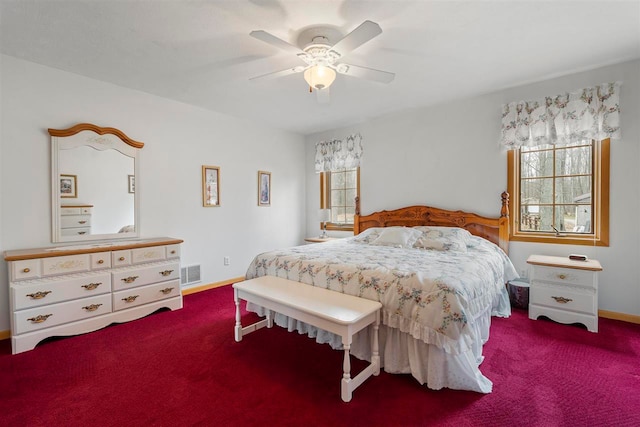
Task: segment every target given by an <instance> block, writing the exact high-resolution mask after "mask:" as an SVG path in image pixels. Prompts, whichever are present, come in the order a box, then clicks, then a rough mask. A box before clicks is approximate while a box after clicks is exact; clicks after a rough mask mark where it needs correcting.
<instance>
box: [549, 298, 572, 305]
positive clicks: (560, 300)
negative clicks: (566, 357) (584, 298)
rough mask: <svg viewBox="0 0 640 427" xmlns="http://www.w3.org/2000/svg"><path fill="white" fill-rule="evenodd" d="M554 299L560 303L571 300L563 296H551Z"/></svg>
mask: <svg viewBox="0 0 640 427" xmlns="http://www.w3.org/2000/svg"><path fill="white" fill-rule="evenodd" d="M551 298H553V299H554V300H556V302H559V303H560V304H566V303H568V302H571V301H573V300H572V299H571V298H565V297H551Z"/></svg>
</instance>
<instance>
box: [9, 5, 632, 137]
mask: <svg viewBox="0 0 640 427" xmlns="http://www.w3.org/2000/svg"><path fill="white" fill-rule="evenodd" d="M0 1H1V3H0V5H1V9H0V13H1V15H0V19H1V21H0V37H1V41H0V51H1V52H2V53H3V54H6V55H11V56H15V57H18V58H23V59H25V60H28V61H32V62H36V63H39V64H44V65H47V66H50V67H54V68H58V69H61V70H65V71H69V72H72V73H76V74H80V75H84V76H88V77H91V78H94V79H98V80H102V81H106V82H111V83H114V84H116V85H119V86H124V87H127V88H132V89H137V90H141V91H144V92H147V93H151V94H155V95H159V96H162V97H166V98H170V99H174V100H178V101H182V102H185V103H187V104H193V105H197V106H200V107H202V108H206V109H209V110H214V111H218V112H222V113H225V114H229V115H232V116H237V117H242V118H246V119H249V120H252V121H257V122H261V123H263V124H266V125H269V126H272V127H276V128H281V129H286V130H290V131H293V132H297V133H301V134H310V133H313V132H318V131H322V130H327V129H332V128H337V127H342V126H348V125H352V124H355V123H358V122H361V121H365V120H369V119H371V118H374V117H377V116H380V115H382V114H386V113H390V112H394V111H399V110H403V109H408V108H415V107H420V106H427V105H434V104H438V103H442V102H447V101H449V100H452V99H459V98H464V97H469V96H475V95H479V94H482V93H487V92H492V91H495V90H499V89H502V88H506V87H511V86H517V85H520V84H524V83H529V82H533V81H538V80H544V79H547V78H550V77H555V76H559V75H563V74H568V73H572V72H576V71H581V70H586V69H590V68H595V67H598V66H602V65H606V64H612V63H617V62H623V61H626V60H631V59H636V58H640V0H635V1H586V2H582V1H569V0H567V1H509V2H507V1H398V0H396V1H388V0H387V1H373V0H369V1H350V0H339V1H338V0H322V1H317V0H306V1H302V0H298V1H290V0H281V1H277V0H235V1H233V0H226V1H160V0H156V1H150V0H147V1H122V0H120V1H115V0H112V1H98V0H84V1H79V0H76V1H64V0H49V1H47V0H39V1H29V0H22V1H16V0H13V1H6V0H0ZM365 20H371V21H374V22H377V23H378V24H380V26H381V27H382V31H383V32H382V34H380V35H379V36H377V37H376V38H374V39H373V40H371V41H369V42H368V43H366V44H364V45H362V46H361V47H360V48H358V49H356V50H355V51H353V52H352V53H351V54H349V55H348V56H347V57H346V62H349V63H351V64H354V65H360V66H366V67H370V68H376V69H381V70H385V71H391V72H394V73H396V77H395V80H394V81H393V82H392V83H390V84H388V85H384V84H380V83H375V82H370V81H366V80H361V79H356V78H353V77H347V76H342V75H338V77H337V79H336V81H335V83H334V84H333V85H332V86H331V102H330V103H329V104H318V103H317V100H316V97H315V95H313V94H310V93H309V89H308V86H307V85H306V83H305V81H304V79H303V77H302V75H301V74H295V75H290V76H287V77H282V78H279V79H273V80H263V81H249V78H250V77H254V76H258V75H262V74H265V73H269V72H272V71H278V70H281V69H284V68H287V67H292V66H295V65H300V64H301V62H300V60H299V59H297V58H296V57H295V56H294V55H292V54H291V53H287V52H284V51H282V50H279V49H277V48H275V47H273V46H271V45H268V44H265V43H264V42H261V41H260V40H256V39H254V38H252V37H250V36H249V33H250V32H251V31H252V30H259V29H261V30H265V31H267V32H270V33H271V34H273V35H275V36H277V37H279V38H281V39H284V40H286V41H288V42H289V43H291V44H297V37H298V35H299V34H300V33H301V32H302V31H303V30H304V29H307V28H309V27H311V26H314V25H319V24H323V25H327V26H330V27H333V28H334V30H335V31H337V32H338V33H340V34H341V35H345V34H347V33H349V32H350V31H352V30H353V29H354V28H356V27H357V26H358V25H359V24H360V23H362V22H363V21H365ZM332 41H333V42H335V40H332ZM576 89H577V88H576Z"/></svg>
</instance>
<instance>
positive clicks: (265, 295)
mask: <svg viewBox="0 0 640 427" xmlns="http://www.w3.org/2000/svg"><path fill="white" fill-rule="evenodd" d="M233 288H234V300H235V304H236V323H235V329H234V331H235V340H236V341H237V342H240V341H241V340H242V337H243V336H244V335H247V334H249V333H251V332H254V331H256V330H258V329H260V328H262V327H264V326H267V327H268V328H271V327H273V313H272V312H276V313H281V314H283V315H285V316H289V317H292V318H294V319H296V320H299V321H301V322H305V323H308V324H310V325H313V326H316V327H318V328H320V329H324V330H325V331H329V332H333V333H334V334H336V335H339V336H341V337H342V345H343V347H344V363H343V371H344V373H343V376H342V382H341V397H342V400H344V401H345V402H349V401H350V400H351V397H352V395H353V391H354V390H355V389H356V388H357V387H358V386H359V385H360V384H362V383H363V382H364V381H365V380H366V379H367V378H369V377H370V376H371V375H378V374H380V356H379V354H378V329H379V326H380V309H381V308H382V304H380V303H379V302H377V301H371V300H368V299H364V298H358V297H355V296H352V295H347V294H343V293H341V292H337V291H332V290H328V289H323V288H319V287H316V286H312V285H307V284H304V283H299V282H295V281H293V280H288V279H283V278H280V277H274V276H262V277H257V278H255V279H251V280H245V281H243V282H238V283H235V284H234V285H233ZM240 300H245V301H249V302H252V303H254V304H257V305H260V306H262V307H264V308H266V309H267V317H266V319H263V320H260V321H258V322H256V323H254V324H252V325H249V326H246V327H242V324H241V323H240ZM371 324H373V328H374V334H373V339H372V352H371V354H372V356H371V363H370V364H369V365H368V366H367V367H366V368H365V369H364V370H363V371H362V372H360V373H359V374H358V375H357V376H356V377H355V378H351V373H350V372H351V362H350V359H349V349H350V347H351V342H352V338H353V335H354V334H355V333H357V332H358V331H361V330H362V329H364V328H366V327H367V326H369V325H371Z"/></svg>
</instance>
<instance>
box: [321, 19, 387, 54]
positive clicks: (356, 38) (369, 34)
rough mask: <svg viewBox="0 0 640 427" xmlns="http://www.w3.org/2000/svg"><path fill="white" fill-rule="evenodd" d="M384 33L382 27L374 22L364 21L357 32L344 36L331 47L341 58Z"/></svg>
mask: <svg viewBox="0 0 640 427" xmlns="http://www.w3.org/2000/svg"><path fill="white" fill-rule="evenodd" d="M380 33H382V28H380V25H378V24H376V23H375V22H372V21H364V22H363V23H362V24H360V25H359V26H358V28H356V29H355V30H353V31H351V32H350V33H349V34H347V35H346V36H344V37H343V38H342V39H341V40H340V41H339V42H338V43H336V44H335V45H333V46H332V47H331V51H333V52H335V53H337V54H338V55H340V56H345V55H346V54H347V53H349V52H351V51H352V50H354V49H356V48H357V47H360V46H362V45H363V44H365V43H366V42H368V41H369V40H371V39H372V38H374V37H375V36H377V35H378V34H380Z"/></svg>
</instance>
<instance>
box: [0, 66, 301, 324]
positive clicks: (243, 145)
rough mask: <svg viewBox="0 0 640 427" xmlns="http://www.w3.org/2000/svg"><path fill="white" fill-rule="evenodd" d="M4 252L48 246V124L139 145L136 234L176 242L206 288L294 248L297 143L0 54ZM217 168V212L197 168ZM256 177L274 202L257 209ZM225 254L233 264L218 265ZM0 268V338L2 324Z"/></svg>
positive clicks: (0, 240) (2, 272)
mask: <svg viewBox="0 0 640 427" xmlns="http://www.w3.org/2000/svg"><path fill="white" fill-rule="evenodd" d="M0 60H1V64H0V91H1V93H2V99H1V101H0V108H1V111H2V114H1V130H0V135H1V138H2V139H1V142H0V154H1V155H2V158H1V159H0V189H1V196H2V197H1V202H0V218H1V220H2V221H1V226H0V250H2V251H5V250H13V249H23V248H32V247H43V246H50V245H51V243H50V241H51V230H50V228H51V216H50V215H51V213H50V210H51V202H50V194H49V193H50V188H51V185H50V138H49V135H48V133H47V128H57V129H63V128H67V127H70V126H72V125H75V124H77V123H82V122H88V123H94V124H96V125H98V126H110V127H116V128H118V129H120V130H122V131H123V132H124V133H125V134H127V135H128V136H129V137H131V138H133V139H134V140H137V141H141V142H144V143H145V146H144V148H143V149H142V153H141V160H140V163H141V165H140V170H141V176H140V177H139V178H138V179H137V182H136V191H139V192H140V196H141V221H140V222H141V226H140V231H141V237H162V236H169V237H175V238H180V239H184V244H183V246H182V254H183V260H182V264H183V265H191V264H201V266H202V270H201V271H202V283H204V284H206V283H212V282H217V281H222V280H226V279H229V278H233V277H238V276H243V275H244V273H245V271H246V268H247V267H248V264H249V263H250V262H251V259H252V258H253V257H254V256H255V255H256V254H258V253H260V252H262V251H265V250H269V249H274V248H278V247H283V246H292V245H297V244H300V243H302V238H303V237H304V233H303V230H304V228H305V210H304V205H305V163H304V159H305V145H304V138H303V137H302V136H300V135H296V134H293V133H289V132H284V131H280V130H275V129H270V128H266V127H263V126H258V125H255V124H253V123H250V122H247V121H242V120H239V119H235V118H231V117H228V116H224V115H222V114H217V113H214V112H211V111H207V110H203V109H200V108H196V107H193V106H189V105H186V104H182V103H178V102H175V101H170V100H167V99H163V98H159V97H156V96H152V95H149V94H145V93H142V92H138V91H134V90H129V89H125V88H122V87H118V86H114V85H111V84H108V83H104V82H99V81H96V80H92V79H88V78H85V77H81V76H78V75H75V74H71V73H67V72H63V71H59V70H55V69H52V68H48V67H43V66H40V65H37V64H34V63H30V62H25V61H22V60H19V59H16V58H13V57H8V56H1V57H0ZM202 165H216V166H220V168H221V195H220V199H221V204H222V206H221V207H212V208H203V207H202V188H201V186H202V184H201V166H202ZM258 170H265V171H269V172H271V173H272V194H271V207H258V204H257V197H258V196H257V191H258V189H257V184H258V176H257V173H258ZM224 256H229V257H230V259H231V265H230V266H224V265H223V257H224ZM8 311H9V304H8V284H7V271H6V263H5V262H4V261H1V262H0V331H3V330H8V329H9V313H8Z"/></svg>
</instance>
